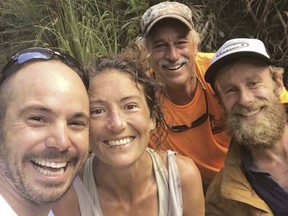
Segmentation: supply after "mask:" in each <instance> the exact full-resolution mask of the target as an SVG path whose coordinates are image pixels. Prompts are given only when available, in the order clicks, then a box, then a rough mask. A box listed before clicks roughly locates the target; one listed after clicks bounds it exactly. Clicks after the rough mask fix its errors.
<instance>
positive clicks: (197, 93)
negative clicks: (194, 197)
mask: <svg viewBox="0 0 288 216" xmlns="http://www.w3.org/2000/svg"><path fill="white" fill-rule="evenodd" d="M141 28H142V37H143V42H144V44H145V47H146V48H147V49H148V51H149V52H150V54H151V55H150V62H151V66H152V72H151V76H155V77H156V78H157V79H158V80H159V81H161V82H162V83H163V84H164V85H165V87H166V92H163V94H162V95H161V103H162V107H163V111H164V117H165V121H166V126H167V127H166V131H167V136H165V137H164V139H165V140H164V141H163V142H161V144H160V146H159V148H160V149H164V150H167V149H172V150H174V151H177V152H178V153H180V154H182V155H185V156H188V157H190V158H192V159H193V160H194V162H195V163H196V165H197V166H198V168H199V170H200V172H201V175H202V180H203V182H204V186H205V185H207V184H209V183H210V182H211V181H212V179H213V178H214V176H215V174H216V173H217V172H218V171H219V169H220V168H222V166H223V164H224V159H225V156H226V152H227V148H228V144H229V142H230V138H229V136H228V134H227V133H226V131H225V126H224V121H223V112H222V109H221V107H220V106H219V104H218V102H217V100H216V99H215V98H214V93H213V90H212V89H211V87H210V85H209V84H207V83H206V82H205V81H204V78H203V76H204V73H205V71H206V69H207V67H208V65H209V62H210V60H211V58H212V57H213V55H214V54H213V53H202V52H198V46H199V44H200V38H199V35H198V33H197V32H196V31H195V29H194V27H193V22H192V12H191V10H190V9H189V8H188V7H187V6H186V5H184V4H181V3H178V2H162V3H159V4H156V5H154V6H152V7H151V8H149V9H148V10H147V11H146V12H145V13H144V15H143V16H142V21H141ZM151 145H152V147H153V148H158V146H157V143H153V144H151Z"/></svg>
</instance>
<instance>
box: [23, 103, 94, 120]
mask: <svg viewBox="0 0 288 216" xmlns="http://www.w3.org/2000/svg"><path fill="white" fill-rule="evenodd" d="M29 111H40V112H44V113H47V114H50V115H56V112H55V111H53V110H52V109H50V108H48V107H45V106H43V105H27V106H25V107H23V108H22V109H20V115H23V114H25V113H26V112H29ZM72 116H73V117H75V118H83V117H84V118H86V119H89V116H88V115H87V114H86V113H84V112H76V113H73V115H72Z"/></svg>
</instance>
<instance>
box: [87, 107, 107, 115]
mask: <svg viewBox="0 0 288 216" xmlns="http://www.w3.org/2000/svg"><path fill="white" fill-rule="evenodd" d="M103 112H104V109H101V108H96V109H92V110H91V113H90V114H91V115H99V114H101V113H103Z"/></svg>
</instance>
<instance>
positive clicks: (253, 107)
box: [231, 100, 270, 115]
mask: <svg viewBox="0 0 288 216" xmlns="http://www.w3.org/2000/svg"><path fill="white" fill-rule="evenodd" d="M269 104H270V103H269V102H268V101H266V100H258V101H254V102H253V103H251V104H250V105H248V106H243V105H240V104H236V105H235V106H234V107H233V108H232V110H231V115H246V114H248V113H250V112H253V111H257V110H259V109H261V108H263V107H266V106H269Z"/></svg>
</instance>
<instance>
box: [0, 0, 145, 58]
mask: <svg viewBox="0 0 288 216" xmlns="http://www.w3.org/2000/svg"><path fill="white" fill-rule="evenodd" d="M146 8H147V4H146V3H145V2H141V1H140V2H137V1H134V0H130V1H126V2H123V1H120V0H118V1H115V0H106V1H99V0H98V1H97V0H42V1H39V0H4V1H3V3H2V5H1V7H0V15H1V20H2V22H3V29H1V32H0V38H1V41H0V42H1V47H0V48H1V51H0V52H1V53H0V56H1V62H4V61H5V59H6V56H7V55H8V56H9V55H11V53H12V52H15V51H17V50H19V49H22V48H25V47H29V46H44V47H54V48H58V49H60V50H61V51H65V52H67V53H70V54H71V55H73V56H75V57H76V58H78V59H79V60H80V61H83V62H87V61H89V59H90V58H92V57H94V56H95V55H106V54H111V53H118V52H119V51H120V50H121V49H122V48H123V47H124V46H125V45H126V44H127V43H128V42H129V40H131V39H132V38H134V37H135V36H136V35H137V34H138V33H139V23H140V17H141V14H142V13H143V11H144V10H145V9H146Z"/></svg>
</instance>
